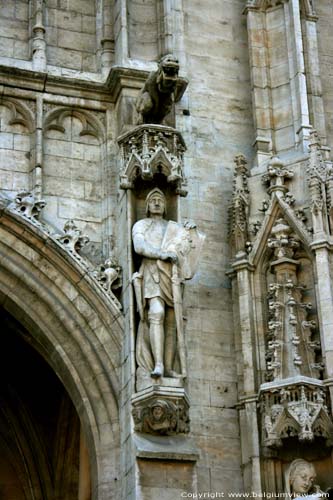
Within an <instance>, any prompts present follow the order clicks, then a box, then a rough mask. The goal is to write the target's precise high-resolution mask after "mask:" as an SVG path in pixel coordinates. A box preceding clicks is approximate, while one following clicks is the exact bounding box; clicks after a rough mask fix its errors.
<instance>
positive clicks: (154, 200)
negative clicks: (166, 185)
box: [146, 188, 167, 217]
mask: <svg viewBox="0 0 333 500" xmlns="http://www.w3.org/2000/svg"><path fill="white" fill-rule="evenodd" d="M155 205H156V206H157V205H159V206H160V209H161V211H162V213H161V215H163V216H165V215H166V211H167V206H166V198H165V195H164V193H163V191H161V190H160V189H159V188H154V189H152V190H151V191H150V192H149V193H148V195H147V198H146V215H147V217H149V215H150V214H151V213H153V210H154V211H155V210H156V208H157V207H155Z"/></svg>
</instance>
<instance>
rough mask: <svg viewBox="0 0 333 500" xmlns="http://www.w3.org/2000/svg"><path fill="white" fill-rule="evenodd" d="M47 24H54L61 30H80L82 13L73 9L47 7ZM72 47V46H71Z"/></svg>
mask: <svg viewBox="0 0 333 500" xmlns="http://www.w3.org/2000/svg"><path fill="white" fill-rule="evenodd" d="M47 13H48V17H47V18H48V26H54V27H57V28H59V29H60V32H62V30H69V31H76V32H80V31H81V27H82V15H81V14H80V13H79V12H75V11H73V10H61V9H47ZM73 48H74V47H73Z"/></svg>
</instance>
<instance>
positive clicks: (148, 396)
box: [132, 386, 190, 436]
mask: <svg viewBox="0 0 333 500" xmlns="http://www.w3.org/2000/svg"><path fill="white" fill-rule="evenodd" d="M189 406H190V405H189V400H188V398H187V395H186V392H185V391H184V389H182V388H170V387H160V386H153V387H150V388H149V389H147V390H146V391H141V392H140V393H138V394H136V395H135V396H134V397H133V398H132V408H133V409H132V414H133V419H134V426H135V430H136V431H137V432H143V433H147V434H155V435H167V436H169V435H174V434H187V433H188V432H189V430H190V427H189V423H190V419H189Z"/></svg>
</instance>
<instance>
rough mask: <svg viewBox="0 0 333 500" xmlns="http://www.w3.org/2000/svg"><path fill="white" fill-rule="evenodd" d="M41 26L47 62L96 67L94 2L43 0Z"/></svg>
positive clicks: (85, 67) (60, 64) (81, 69)
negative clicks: (43, 18) (44, 34)
mask: <svg viewBox="0 0 333 500" xmlns="http://www.w3.org/2000/svg"><path fill="white" fill-rule="evenodd" d="M45 26H46V43H47V56H48V61H49V64H52V65H54V66H63V67H64V68H71V69H75V70H79V71H91V72H93V71H96V69H97V67H96V49H97V47H96V2H94V1H92V2H91V1H89V0H75V1H71V2H66V1H62V2H58V1H56V0H47V2H46V11H45Z"/></svg>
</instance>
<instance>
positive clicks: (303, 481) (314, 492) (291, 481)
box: [286, 458, 323, 498]
mask: <svg viewBox="0 0 333 500" xmlns="http://www.w3.org/2000/svg"><path fill="white" fill-rule="evenodd" d="M315 479H316V471H315V468H314V466H313V464H312V463H311V462H307V461H306V460H303V458H297V459H296V460H294V461H293V462H292V463H291V464H290V467H289V469H288V471H287V477H286V483H287V490H288V493H289V494H290V495H291V497H292V498H298V497H304V496H305V497H311V498H320V497H321V496H322V494H323V492H322V491H321V490H320V487H319V486H318V485H317V484H314V481H315Z"/></svg>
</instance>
